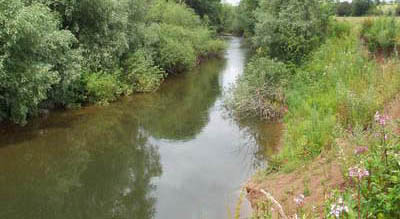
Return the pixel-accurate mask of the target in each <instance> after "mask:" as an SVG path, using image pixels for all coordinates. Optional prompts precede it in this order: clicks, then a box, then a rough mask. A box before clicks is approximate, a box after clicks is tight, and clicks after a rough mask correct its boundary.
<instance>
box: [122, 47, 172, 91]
mask: <svg viewBox="0 0 400 219" xmlns="http://www.w3.org/2000/svg"><path fill="white" fill-rule="evenodd" d="M124 70H125V71H124V72H125V74H124V75H123V79H124V80H125V81H126V83H127V84H128V85H130V86H132V90H134V91H136V92H152V91H155V90H157V89H158V87H159V86H160V85H161V83H162V81H163V79H164V77H165V72H164V71H162V70H161V69H160V68H159V67H157V66H155V65H154V62H153V59H152V57H151V56H150V54H148V53H147V52H146V51H144V50H142V49H141V50H138V51H136V52H135V53H133V54H132V55H131V56H130V57H129V58H128V59H127V60H126V61H125V65H124Z"/></svg>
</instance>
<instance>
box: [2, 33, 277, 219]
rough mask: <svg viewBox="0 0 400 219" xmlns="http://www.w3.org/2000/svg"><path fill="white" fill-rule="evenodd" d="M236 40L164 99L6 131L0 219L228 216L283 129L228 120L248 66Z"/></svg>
mask: <svg viewBox="0 0 400 219" xmlns="http://www.w3.org/2000/svg"><path fill="white" fill-rule="evenodd" d="M229 42H230V47H229V49H228V50H227V53H226V55H225V59H222V60H217V59H216V60H210V61H209V62H207V63H205V64H203V65H201V66H200V67H199V68H198V69H196V70H194V71H192V72H189V73H187V74H185V75H181V76H175V77H173V78H172V79H169V80H167V81H166V83H165V84H164V85H163V86H162V88H161V89H160V90H159V91H158V92H156V93H153V94H143V95H135V96H132V97H127V98H124V100H122V101H120V102H118V103H114V104H111V105H110V106H108V107H96V106H93V107H88V108H85V109H81V110H78V111H68V112H57V113H52V114H51V115H50V116H49V117H48V118H46V119H37V120H35V121H33V122H32V123H31V125H30V126H28V127H25V128H19V127H8V128H7V129H6V128H2V130H0V218H7V219H17V218H18V219H19V218H21V219H22V218H24V219H25V218H30V219H36V218H38V219H42V218H43V219H47V218H48V219H58V218H60V219H64V218H65V219H71V218H74V219H75V218H76V219H79V218H82V219H91V218H93V219H99V218H100V219H101V218H104V219H106V218H107V219H108V218H130V219H150V218H159V219H169V218H171V219H180V218H183V219H187V218H196V219H197V218H226V216H227V209H228V208H231V209H232V208H233V205H234V202H235V201H236V198H237V195H238V191H239V189H240V186H241V184H242V183H243V182H245V181H246V179H247V177H249V176H250V174H251V173H252V171H253V170H254V168H255V167H256V166H257V165H258V164H259V163H262V160H263V159H264V157H265V156H266V154H268V153H270V152H271V151H273V149H269V148H273V145H276V144H277V142H278V140H279V135H278V134H277V133H279V131H277V130H276V127H277V126H275V125H266V124H261V123H256V122H251V121H248V122H244V123H240V124H239V123H237V122H236V121H235V120H233V119H231V118H229V116H228V117H227V116H226V115H225V113H224V110H223V109H222V99H223V98H222V96H223V94H222V93H223V91H224V89H226V88H227V87H228V85H229V84H230V83H233V82H234V81H235V78H236V77H237V76H238V75H239V74H241V73H242V72H243V67H244V63H245V49H243V48H241V47H240V45H241V42H240V39H237V38H233V39H232V40H230V41H229ZM277 136H278V137H277Z"/></svg>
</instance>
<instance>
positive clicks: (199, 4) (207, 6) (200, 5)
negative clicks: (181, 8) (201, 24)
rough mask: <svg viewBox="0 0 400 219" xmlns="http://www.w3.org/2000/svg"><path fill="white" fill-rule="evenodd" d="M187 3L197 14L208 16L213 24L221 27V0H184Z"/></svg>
mask: <svg viewBox="0 0 400 219" xmlns="http://www.w3.org/2000/svg"><path fill="white" fill-rule="evenodd" d="M184 2H185V3H186V5H188V6H189V7H191V8H193V9H194V11H195V12H196V14H198V15H200V16H201V17H205V16H207V18H209V20H210V22H211V25H213V26H215V27H217V29H220V25H221V20H220V19H219V15H220V12H221V0H184Z"/></svg>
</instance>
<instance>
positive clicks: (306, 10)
mask: <svg viewBox="0 0 400 219" xmlns="http://www.w3.org/2000/svg"><path fill="white" fill-rule="evenodd" d="M260 4H261V7H260V9H258V10H257V12H256V20H257V22H256V27H255V36H254V44H255V46H256V47H257V48H260V49H261V50H262V52H263V53H264V54H266V55H269V56H271V57H273V58H277V59H279V60H282V61H289V62H293V63H300V62H301V61H302V60H303V58H304V57H305V56H307V55H308V54H309V53H310V52H311V51H312V50H313V49H314V48H316V47H317V46H318V45H320V43H321V42H322V40H323V38H324V36H325V34H326V32H327V26H328V22H329V16H330V15H331V5H330V4H328V3H320V2H319V1H318V0H289V1H283V0H264V1H261V3H260Z"/></svg>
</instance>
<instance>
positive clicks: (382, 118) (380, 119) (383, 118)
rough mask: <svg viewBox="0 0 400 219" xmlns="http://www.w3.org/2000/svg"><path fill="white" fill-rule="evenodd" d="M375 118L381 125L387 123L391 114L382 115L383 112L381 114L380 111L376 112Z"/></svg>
mask: <svg viewBox="0 0 400 219" xmlns="http://www.w3.org/2000/svg"><path fill="white" fill-rule="evenodd" d="M374 118H375V122H377V123H378V124H379V125H381V126H384V125H386V121H387V120H389V116H387V115H381V114H379V112H376V113H375V116H374Z"/></svg>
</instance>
